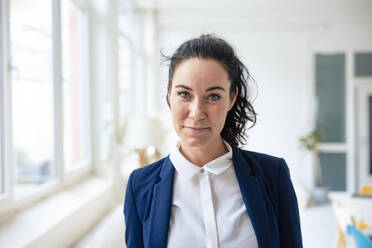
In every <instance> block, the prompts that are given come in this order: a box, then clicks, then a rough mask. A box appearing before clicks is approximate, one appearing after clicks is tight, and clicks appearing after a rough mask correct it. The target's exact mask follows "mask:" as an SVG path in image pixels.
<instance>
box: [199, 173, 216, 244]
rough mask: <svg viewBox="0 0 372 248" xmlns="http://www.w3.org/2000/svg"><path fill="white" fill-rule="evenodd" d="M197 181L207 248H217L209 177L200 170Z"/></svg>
mask: <svg viewBox="0 0 372 248" xmlns="http://www.w3.org/2000/svg"><path fill="white" fill-rule="evenodd" d="M199 179H200V196H201V203H202V211H203V217H204V225H205V230H206V242H207V248H216V247H217V248H218V235H217V224H216V217H215V213H214V206H213V198H212V190H211V184H210V175H209V173H208V172H206V171H205V170H204V168H201V169H200V173H199Z"/></svg>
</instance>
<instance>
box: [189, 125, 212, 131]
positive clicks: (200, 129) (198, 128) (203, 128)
mask: <svg viewBox="0 0 372 248" xmlns="http://www.w3.org/2000/svg"><path fill="white" fill-rule="evenodd" d="M184 127H185V128H187V129H190V130H192V131H195V132H200V131H205V130H207V129H209V127H187V126H184Z"/></svg>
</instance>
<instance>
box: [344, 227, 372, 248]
mask: <svg viewBox="0 0 372 248" xmlns="http://www.w3.org/2000/svg"><path fill="white" fill-rule="evenodd" d="M347 233H349V234H351V235H353V236H354V240H355V243H356V246H357V248H372V242H371V241H370V240H369V239H368V238H367V237H366V236H364V234H363V233H362V232H361V231H359V230H358V229H357V228H356V227H355V226H354V225H348V226H347Z"/></svg>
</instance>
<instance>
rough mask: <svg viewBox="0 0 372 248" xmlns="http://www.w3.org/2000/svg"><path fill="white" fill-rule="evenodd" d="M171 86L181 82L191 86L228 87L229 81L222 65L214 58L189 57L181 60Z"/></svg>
mask: <svg viewBox="0 0 372 248" xmlns="http://www.w3.org/2000/svg"><path fill="white" fill-rule="evenodd" d="M172 81H173V87H175V86H177V85H179V84H182V85H187V86H189V87H191V88H208V87H210V86H217V85H218V86H221V87H224V88H226V87H228V86H229V85H230V81H229V79H228V74H227V71H226V70H225V68H224V67H223V65H222V64H221V63H220V62H218V61H217V60H214V59H201V58H190V59H187V60H185V61H183V62H181V63H180V64H179V65H178V66H177V67H176V69H175V72H174V75H173V80H172Z"/></svg>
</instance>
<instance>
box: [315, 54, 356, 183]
mask: <svg viewBox="0 0 372 248" xmlns="http://www.w3.org/2000/svg"><path fill="white" fill-rule="evenodd" d="M311 53H312V55H313V56H314V55H316V54H344V55H345V141H344V142H320V143H319V146H318V149H319V152H320V153H332V154H345V156H346V160H345V174H346V178H345V187H346V190H350V184H351V183H350V180H352V176H351V174H350V173H349V171H350V166H351V163H350V157H351V155H352V152H353V151H352V150H351V148H350V135H351V129H352V128H353V127H352V125H351V124H352V123H350V121H349V120H350V118H351V117H350V114H351V111H350V101H351V98H350V95H351V90H350V87H351V86H350V85H351V83H350V78H349V75H350V53H349V52H348V51H347V50H332V49H324V50H323V49H314V50H312V52H311ZM313 59H314V57H313ZM312 71H313V75H312V81H313V85H314V86H313V87H314V91H313V99H316V97H317V96H316V78H315V73H316V63H315V59H314V62H313V70H312ZM314 104H316V102H314ZM313 115H314V116H313V123H314V128H315V127H316V121H317V119H316V118H317V116H316V114H315V112H314V113H313ZM315 177H316V175H315V174H314V175H313V187H315V181H316V180H315Z"/></svg>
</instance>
